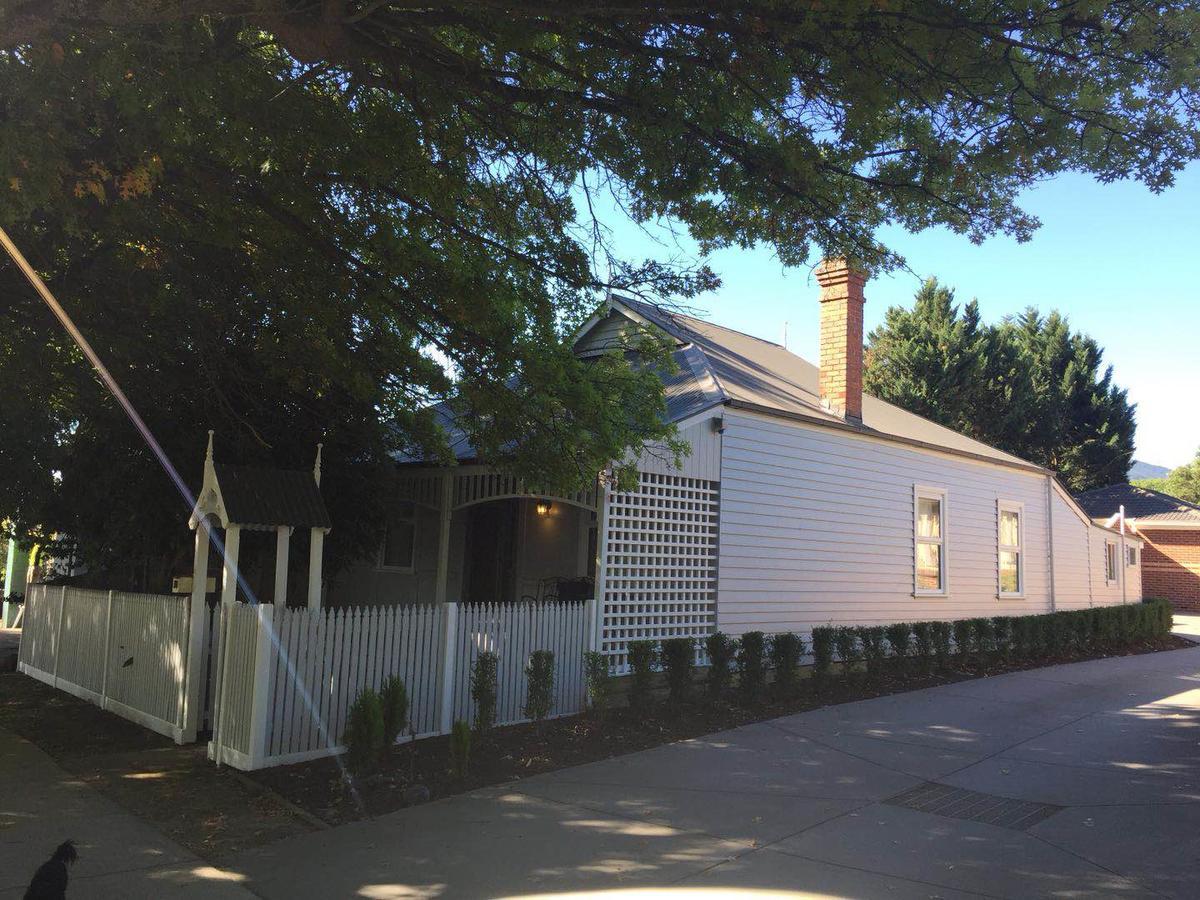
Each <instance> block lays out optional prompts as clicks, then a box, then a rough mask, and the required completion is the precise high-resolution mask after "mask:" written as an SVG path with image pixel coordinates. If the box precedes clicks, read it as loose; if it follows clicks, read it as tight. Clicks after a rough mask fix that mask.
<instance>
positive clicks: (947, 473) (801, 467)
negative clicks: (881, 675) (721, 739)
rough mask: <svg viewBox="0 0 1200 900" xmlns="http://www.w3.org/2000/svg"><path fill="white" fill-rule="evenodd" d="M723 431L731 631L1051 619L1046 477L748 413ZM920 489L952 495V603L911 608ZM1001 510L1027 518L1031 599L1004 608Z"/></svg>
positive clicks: (939, 600)
mask: <svg viewBox="0 0 1200 900" xmlns="http://www.w3.org/2000/svg"><path fill="white" fill-rule="evenodd" d="M725 426H726V430H725V434H724V439H723V442H722V448H723V449H722V456H721V529H720V568H719V573H718V577H719V601H718V608H717V610H718V611H717V616H718V627H719V628H720V629H721V630H722V631H726V632H729V633H731V634H740V633H742V632H745V631H749V630H756V629H757V630H763V631H784V630H800V631H805V630H808V629H809V628H811V627H812V626H814V625H821V624H826V623H837V624H874V623H887V622H896V621H916V620H924V619H954V618H964V617H971V616H994V615H1010V614H1011V615H1017V614H1024V613H1033V612H1048V611H1049V610H1050V608H1051V605H1050V588H1049V577H1048V575H1049V565H1048V562H1049V548H1048V527H1047V526H1048V523H1047V515H1046V512H1047V506H1046V488H1047V485H1046V479H1045V476H1043V475H1039V474H1037V473H1032V472H1031V473H1025V472H1021V471H1019V470H1016V469H1011V468H1005V467H1002V466H996V465H991V464H988V463H982V462H974V461H971V460H966V459H961V458H956V457H954V456H952V455H949V454H941V453H936V452H932V451H922V450H919V449H915V448H910V447H905V446H902V445H899V444H896V443H894V442H888V441H882V440H878V439H873V438H870V437H866V436H860V435H854V434H850V433H842V432H838V431H835V430H832V429H827V428H819V427H813V426H807V425H804V424H801V423H792V422H788V421H785V420H781V419H777V418H770V417H766V416H760V415H756V414H753V413H746V412H742V411H733V410H726V414H725ZM914 485H922V486H928V487H937V488H941V489H944V490H946V491H947V494H948V496H947V504H946V506H947V508H946V521H947V532H946V533H947V559H948V565H949V585H948V587H949V590H948V595H947V596H945V597H928V596H920V597H918V596H914V592H913V486H914ZM997 500H1008V501H1015V502H1020V503H1023V504H1024V526H1025V538H1024V548H1023V549H1024V556H1025V592H1024V599H1007V598H1006V599H1004V600H1000V599H998V598H997V541H996V528H997Z"/></svg>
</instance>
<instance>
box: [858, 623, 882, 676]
mask: <svg viewBox="0 0 1200 900" xmlns="http://www.w3.org/2000/svg"><path fill="white" fill-rule="evenodd" d="M884 636H885V631H884V628H883V626H882V625H864V626H862V627H861V628H859V629H858V639H859V640H860V641H861V642H862V649H863V658H864V659H865V660H866V663H867V677H869V678H870V679H871V680H872V681H879V680H880V679H881V678H883V663H884V660H885V659H886V658H887V644H886V643H885V642H884Z"/></svg>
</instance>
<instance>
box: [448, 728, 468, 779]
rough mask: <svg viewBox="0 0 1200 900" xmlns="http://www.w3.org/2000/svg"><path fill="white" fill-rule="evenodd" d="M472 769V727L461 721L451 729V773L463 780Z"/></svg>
mask: <svg viewBox="0 0 1200 900" xmlns="http://www.w3.org/2000/svg"><path fill="white" fill-rule="evenodd" d="M470 767H471V726H470V725H468V724H467V723H466V722H463V721H461V720H460V721H457V722H455V723H454V724H453V725H452V726H451V727H450V773H451V774H452V775H453V776H454V777H455V778H458V779H463V778H466V777H467V772H468V770H469V769H470Z"/></svg>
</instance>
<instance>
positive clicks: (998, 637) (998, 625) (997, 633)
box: [992, 616, 1013, 662]
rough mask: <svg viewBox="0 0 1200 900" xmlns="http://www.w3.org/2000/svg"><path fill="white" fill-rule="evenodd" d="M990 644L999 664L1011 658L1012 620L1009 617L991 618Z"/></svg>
mask: <svg viewBox="0 0 1200 900" xmlns="http://www.w3.org/2000/svg"><path fill="white" fill-rule="evenodd" d="M992 643H993V646H994V648H995V652H996V656H997V657H998V658H999V659H1000V660H1001V662H1007V661H1008V660H1009V659H1011V658H1012V652H1013V620H1012V618H1011V617H1009V616H993V617H992Z"/></svg>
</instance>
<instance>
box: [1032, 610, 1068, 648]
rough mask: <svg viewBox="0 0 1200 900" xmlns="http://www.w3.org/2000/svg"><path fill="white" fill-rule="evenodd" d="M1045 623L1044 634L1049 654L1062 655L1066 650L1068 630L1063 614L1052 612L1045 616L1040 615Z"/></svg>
mask: <svg viewBox="0 0 1200 900" xmlns="http://www.w3.org/2000/svg"><path fill="white" fill-rule="evenodd" d="M1038 618H1040V619H1041V620H1042V621H1043V623H1044V625H1043V629H1044V631H1043V636H1044V640H1045V647H1046V655H1047V656H1062V654H1063V653H1064V652H1065V651H1066V649H1067V647H1066V643H1067V639H1068V638H1067V630H1066V629H1064V627H1063V626H1064V625H1065V624H1066V623H1065V621H1064V620H1063V618H1062V616H1060V615H1057V614H1055V613H1051V614H1049V615H1045V616H1039V617H1038Z"/></svg>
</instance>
